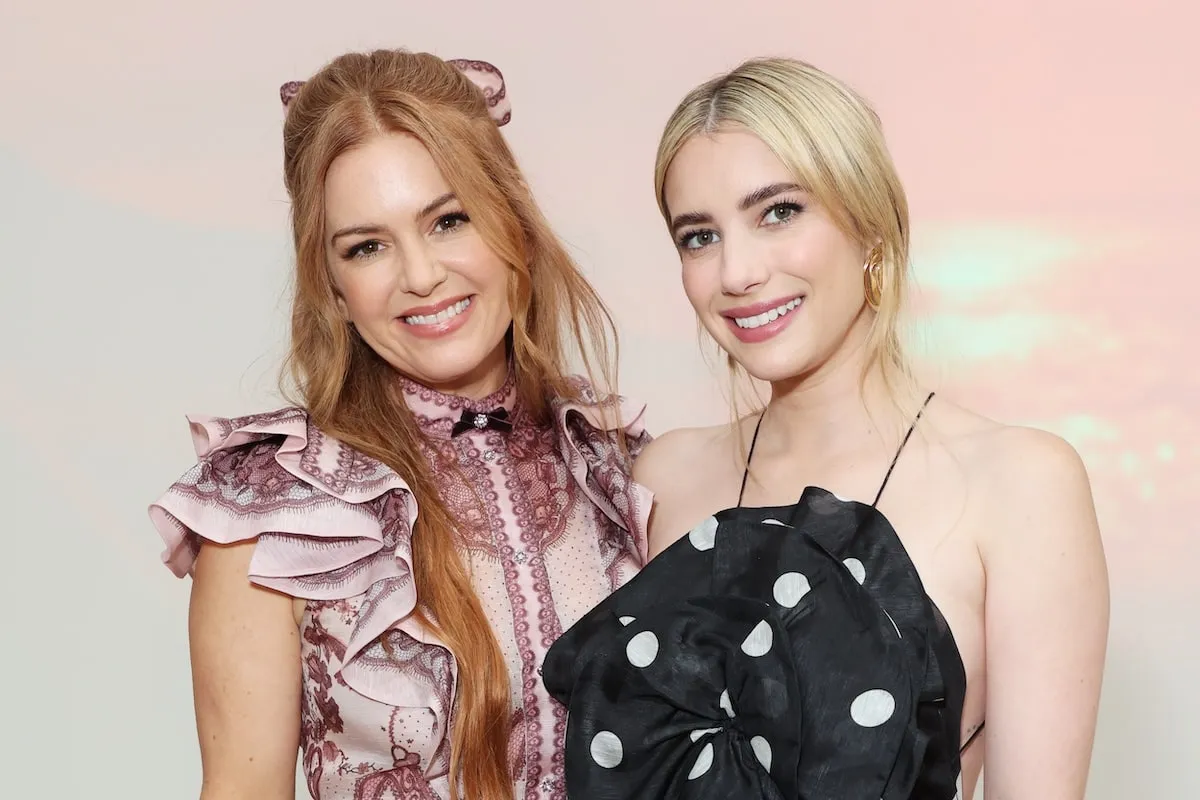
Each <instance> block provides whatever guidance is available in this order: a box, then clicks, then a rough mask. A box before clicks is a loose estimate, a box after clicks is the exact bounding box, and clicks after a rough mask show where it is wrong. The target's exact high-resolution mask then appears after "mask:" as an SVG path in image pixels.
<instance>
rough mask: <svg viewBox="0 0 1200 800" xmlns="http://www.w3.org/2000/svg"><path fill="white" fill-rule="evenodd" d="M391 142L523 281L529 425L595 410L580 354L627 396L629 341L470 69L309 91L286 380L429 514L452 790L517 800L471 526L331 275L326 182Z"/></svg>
mask: <svg viewBox="0 0 1200 800" xmlns="http://www.w3.org/2000/svg"><path fill="white" fill-rule="evenodd" d="M389 132H390V133H405V134H408V135H411V136H414V137H416V138H417V139H418V140H420V142H421V143H422V144H423V145H424V146H425V147H426V149H428V151H429V153H430V155H431V156H432V157H433V159H434V161H435V162H436V164H437V166H438V168H439V169H440V170H441V172H442V174H443V175H444V176H445V178H446V180H447V182H448V183H449V184H450V187H451V189H452V190H453V191H454V193H455V194H456V195H457V196H458V197H459V198H460V200H461V201H462V203H463V205H464V207H465V209H466V211H467V213H468V214H469V215H470V217H471V220H472V222H473V223H474V224H475V225H477V226H478V227H479V230H480V232H481V234H482V236H483V237H484V240H485V241H486V242H487V243H488V245H489V246H490V247H491V248H492V250H494V251H495V252H496V253H497V254H498V255H499V256H500V258H501V259H502V260H503V261H504V262H505V263H506V264H507V265H508V267H509V268H510V270H511V272H510V277H509V285H508V300H509V306H510V308H511V310H512V315H513V324H512V328H511V330H510V333H509V338H508V345H509V356H510V358H511V361H512V364H513V369H514V371H515V374H516V386H517V393H518V397H519V402H520V403H521V405H522V407H523V408H524V409H525V410H526V412H527V413H530V414H531V415H533V416H534V417H535V418H536V419H538V420H540V421H542V422H545V421H547V420H548V419H549V415H550V401H551V399H552V398H555V397H562V398H566V399H570V400H578V399H582V398H581V396H580V395H581V389H580V387H579V385H578V383H577V382H575V381H573V380H571V378H570V377H569V375H568V360H569V358H570V357H571V356H572V355H574V354H575V353H573V352H572V351H574V350H578V351H579V352H578V355H581V356H582V358H583V361H584V364H585V368H586V371H587V372H588V374H589V375H593V374H596V372H599V373H600V374H602V375H603V377H604V379H605V381H606V384H607V386H608V387H611V389H612V390H613V391H615V388H616V381H615V376H614V375H613V369H612V364H613V360H614V359H613V358H612V357H611V356H610V350H611V351H615V347H616V331H615V329H614V327H613V324H612V320H611V318H610V316H609V314H608V311H607V310H606V309H605V307H604V305H603V304H602V303H601V301H600V298H599V297H598V296H597V295H596V293H595V291H594V290H593V289H592V287H591V286H590V285H589V284H588V282H587V280H586V279H585V278H584V277H583V274H582V273H581V272H580V270H579V269H578V267H577V266H576V265H575V263H574V261H572V259H571V257H570V256H569V255H568V254H567V252H566V250H565V249H564V248H563V246H562V244H561V243H560V242H559V240H558V239H557V238H556V237H555V235H554V233H553V232H552V230H551V229H550V226H549V223H548V222H547V221H546V219H545V218H544V217H543V215H542V213H541V212H540V210H539V209H538V207H537V205H536V203H535V202H534V199H533V197H532V195H531V193H530V191H529V187H528V186H527V185H526V183H525V181H524V179H523V178H522V176H521V173H520V170H519V168H518V166H517V162H516V159H515V157H514V156H513V154H512V151H511V150H510V149H509V147H508V145H507V144H506V143H505V141H504V138H503V137H502V136H501V135H500V131H499V130H498V129H497V126H496V123H495V122H493V121H492V119H491V118H490V117H489V116H488V110H487V106H486V104H485V100H484V96H483V94H482V92H481V91H480V90H479V89H478V88H476V86H475V85H474V84H473V83H471V81H470V80H469V79H468V78H467V77H466V76H464V75H463V74H462V73H461V72H460V71H459V70H458V69H456V68H455V67H454V66H452V65H450V64H448V63H447V62H445V61H443V60H442V59H440V58H437V57H435V56H432V55H429V54H426V53H409V52H406V51H400V50H377V51H374V52H370V53H350V54H347V55H343V56H341V57H339V58H337V59H335V60H334V61H332V62H331V63H329V64H328V65H327V66H326V67H325V68H323V69H322V70H321V71H320V72H318V73H317V74H316V75H315V76H314V77H313V78H311V79H310V80H308V81H307V82H305V83H304V85H303V86H302V87H301V88H300V91H299V93H298V94H297V95H296V97H295V98H294V99H293V100H292V102H291V104H290V105H289V108H288V113H287V121H286V123H285V126H284V136H283V139H284V174H285V179H286V183H287V189H288V194H289V195H290V197H291V200H292V231H293V239H294V244H295V249H296V280H295V294H294V298H293V304H292V331H291V347H290V352H289V355H288V361H287V369H288V372H289V374H290V375H291V379H292V381H293V382H294V383H295V385H296V386H297V387H298V391H299V394H300V396H301V398H302V404H303V405H304V406H305V407H306V409H307V410H308V413H309V414H310V416H311V417H312V420H313V422H314V424H316V425H317V426H318V427H320V428H321V429H322V430H324V431H325V432H326V433H328V434H329V435H331V436H334V437H336V438H337V439H339V440H341V441H343V442H345V443H346V444H347V445H349V446H351V447H354V448H356V449H357V450H359V451H361V452H363V453H365V454H366V455H368V456H371V457H373V458H376V459H378V460H379V461H381V462H383V463H384V464H386V465H388V466H389V467H391V468H392V469H393V470H395V472H396V473H397V474H398V475H400V476H401V477H402V478H403V479H404V480H405V481H406V482H407V483H408V485H409V486H410V487H411V489H412V493H413V495H414V498H415V500H416V502H417V506H418V507H419V508H420V510H421V513H420V515H419V516H418V519H417V522H416V524H415V530H414V531H413V551H412V553H413V555H412V557H413V572H414V580H415V581H416V584H417V596H418V599H419V602H420V607H419V608H418V609H417V611H416V614H417V615H418V618H420V619H421V620H422V621H423V622H424V623H425V624H427V625H429V626H430V627H431V628H432V629H433V630H435V631H436V632H437V634H438V636H439V637H440V638H441V639H442V641H444V642H445V643H446V645H447V646H448V647H449V648H450V650H451V652H452V653H453V654H454V656H455V658H456V659H457V661H458V665H459V670H458V687H457V696H456V698H455V703H456V705H455V711H454V724H453V726H452V729H451V759H450V785H451V787H452V791H451V793H452V794H453V795H454V796H456V797H457V796H459V793H460V788H461V793H462V794H464V795H465V796H466V797H470V798H486V799H487V800H493V799H500V800H504V799H505V798H512V797H513V779H512V775H511V774H510V771H509V768H508V760H507V753H508V736H509V731H510V719H511V715H512V707H511V701H510V696H509V676H508V670H507V668H506V667H505V663H504V658H503V656H502V655H501V652H500V648H499V645H498V643H497V639H496V636H495V633H494V632H493V631H492V629H491V626H490V624H489V623H488V619H487V617H486V615H485V614H484V611H483V607H482V605H481V603H480V601H479V598H478V596H477V595H476V593H475V591H474V589H473V587H472V585H471V579H470V574H469V572H468V570H467V567H466V565H465V564H464V562H463V559H462V557H461V556H460V555H459V553H458V552H457V550H456V548H455V546H454V541H455V527H456V525H457V520H456V519H455V518H454V516H453V514H452V513H451V511H450V510H449V508H448V507H447V505H446V503H445V501H444V500H443V499H442V497H441V496H440V494H439V491H438V485H437V483H436V481H435V479H434V475H433V472H432V470H431V468H430V466H429V464H428V463H427V462H426V460H425V458H424V456H423V454H422V449H421V446H420V445H421V441H422V435H421V432H420V430H419V429H418V427H417V425H416V422H415V420H414V419H413V415H412V413H411V412H410V411H409V409H408V407H407V405H406V404H405V403H404V401H403V399H402V398H401V397H400V395H399V385H398V381H397V380H396V375H395V372H394V371H393V370H392V368H391V367H390V366H389V365H388V364H387V363H386V362H384V361H383V359H382V358H380V357H379V356H378V355H376V353H375V352H374V351H373V350H371V348H370V347H369V346H368V345H367V344H366V343H365V342H363V340H362V339H361V338H359V337H358V336H357V335H356V334H355V333H354V332H353V331H352V329H351V328H350V327H349V326H347V325H346V323H345V322H344V321H343V320H342V318H341V316H340V314H339V313H338V309H337V305H336V292H335V289H334V284H333V280H332V276H331V274H330V270H329V266H328V264H327V262H326V253H325V247H324V237H325V235H326V233H325V213H324V208H325V206H324V186H325V175H326V172H327V171H328V169H329V167H330V164H332V163H333V161H334V159H336V158H337V157H338V156H339V155H341V154H342V153H344V152H346V151H347V150H349V149H351V148H354V147H357V146H360V145H362V144H363V143H365V142H367V141H368V140H370V139H371V138H373V137H375V136H378V135H380V134H383V133H389Z"/></svg>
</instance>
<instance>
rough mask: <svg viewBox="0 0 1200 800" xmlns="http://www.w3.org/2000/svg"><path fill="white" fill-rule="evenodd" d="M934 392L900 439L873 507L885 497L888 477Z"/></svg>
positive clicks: (922, 405)
mask: <svg viewBox="0 0 1200 800" xmlns="http://www.w3.org/2000/svg"><path fill="white" fill-rule="evenodd" d="M933 394H934V393H933V392H930V393H929V396H928V397H926V398H925V402H924V403H922V404H921V407H920V408H919V409H918V410H917V415H916V416H915V417H913V421H912V424H911V425H909V426H908V433H906V434H904V438H903V439H902V440H901V441H900V446H899V447H897V448H896V455H894V456H892V463H891V464H889V465H888V470H887V474H885V475H884V476H883V483H881V484H879V491H878V492H876V493H875V499H874V500H872V501H871V507H872V508H874V507H875V506H877V505H879V498H881V497H883V490H884V489H886V488H887V482H888V479H889V478H891V477H892V470H894V469H895V468H896V462H897V461H899V460H900V454H901V453H903V452H904V445H906V444H908V440H909V439H910V438H911V437H912V435H913V431H915V430H916V429H917V423H918V422H920V421H921V415H922V414H924V413H925V409H926V407H928V406H929V401H930V400H932V399H933Z"/></svg>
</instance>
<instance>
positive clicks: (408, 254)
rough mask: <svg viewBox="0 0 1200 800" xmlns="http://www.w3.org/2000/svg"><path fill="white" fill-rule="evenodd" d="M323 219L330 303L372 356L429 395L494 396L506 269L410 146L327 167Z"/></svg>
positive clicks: (348, 157) (398, 138)
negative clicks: (333, 290) (332, 290)
mask: <svg viewBox="0 0 1200 800" xmlns="http://www.w3.org/2000/svg"><path fill="white" fill-rule="evenodd" d="M325 218H326V231H325V247H326V258H327V259H328V262H329V264H330V268H331V270H332V272H333V279H334V284H335V285H336V287H337V290H338V295H339V297H338V304H339V306H340V308H341V311H342V315H343V316H344V317H345V319H346V321H347V322H349V323H351V324H353V325H354V327H355V329H356V330H357V331H358V334H359V335H360V336H361V337H362V338H363V340H364V341H366V343H367V344H368V345H370V347H371V349H373V350H374V351H375V352H376V353H378V354H379V356H380V357H381V358H383V359H384V360H385V361H387V362H388V363H389V364H391V365H392V367H394V368H395V369H396V370H397V371H399V372H401V373H403V374H404V375H406V376H408V377H409V378H411V379H413V380H415V381H417V382H418V383H422V384H424V385H426V386H429V387H431V388H435V389H439V390H441V391H445V392H451V393H454V394H461V395H465V396H468V397H472V396H474V397H482V396H484V395H487V394H488V393H490V392H492V391H494V390H495V389H497V388H499V386H500V385H501V384H502V383H503V382H504V378H505V376H506V374H507V360H506V353H505V343H504V337H505V333H506V332H507V331H508V327H509V325H510V324H511V323H512V312H511V311H510V310H509V305H508V294H507V289H508V276H509V271H510V270H509V268H508V266H507V265H506V264H505V263H504V262H503V261H502V260H501V259H500V257H499V256H497V255H496V253H495V252H494V251H493V250H492V249H491V248H490V247H489V246H488V245H487V243H486V242H485V241H484V240H483V237H482V236H481V235H480V233H479V230H478V229H477V228H476V227H475V225H474V223H472V221H471V219H470V217H469V216H468V214H467V212H466V209H465V207H464V205H463V202H462V198H459V197H455V195H454V193H453V192H452V191H451V189H450V186H449V184H448V183H447V182H446V180H445V178H444V177H443V176H442V174H441V171H440V170H439V169H438V167H437V164H436V163H435V162H434V160H433V157H432V156H430V154H429V151H428V150H426V149H425V146H424V145H423V144H421V142H420V141H418V140H417V139H416V138H414V137H412V136H407V135H402V134H387V135H381V136H378V137H376V138H374V139H372V140H370V141H369V142H367V143H366V144H364V145H363V146H361V147H358V148H355V149H353V150H349V151H347V152H345V153H343V154H342V155H340V156H338V158H337V159H335V160H334V162H333V164H332V165H331V166H330V168H329V172H328V174H327V176H326V180H325Z"/></svg>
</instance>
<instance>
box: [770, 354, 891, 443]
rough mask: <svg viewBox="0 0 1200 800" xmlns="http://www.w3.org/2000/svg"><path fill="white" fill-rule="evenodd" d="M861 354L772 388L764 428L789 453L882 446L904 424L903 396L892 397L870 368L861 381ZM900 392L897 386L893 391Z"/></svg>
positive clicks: (879, 373)
mask: <svg viewBox="0 0 1200 800" xmlns="http://www.w3.org/2000/svg"><path fill="white" fill-rule="evenodd" d="M864 366H865V354H863V352H862V350H861V349H859V351H858V352H857V353H855V354H852V355H851V357H848V358H843V359H836V358H835V359H831V360H830V362H828V363H826V364H825V365H823V366H822V367H821V368H819V369H817V370H814V371H813V372H812V373H811V374H808V375H802V376H797V377H794V378H789V379H786V380H781V381H776V382H774V383H772V384H771V400H770V403H769V404H768V406H767V410H766V412H765V414H766V416H765V419H764V426H770V428H771V432H772V439H773V440H774V441H775V442H776V443H777V445H778V447H780V448H781V449H786V450H787V451H789V452H800V453H808V454H810V455H817V454H822V453H824V454H833V453H835V452H837V451H842V450H847V449H858V448H860V447H862V446H864V445H868V446H869V444H870V443H871V442H872V441H874V442H881V443H887V444H888V445H889V446H890V444H892V440H893V439H894V438H896V436H897V435H898V431H899V430H900V429H901V428H904V427H905V426H907V424H908V420H907V419H906V412H907V409H908V408H909V406H910V405H911V403H912V398H910V397H909V396H908V392H907V391H904V393H903V394H902V395H901V396H896V395H895V394H894V391H889V387H888V386H887V384H886V383H885V381H884V379H883V373H882V370H881V369H880V368H879V367H878V366H873V367H872V368H871V369H869V370H867V371H866V373H865V377H864ZM895 389H896V390H899V389H900V387H895Z"/></svg>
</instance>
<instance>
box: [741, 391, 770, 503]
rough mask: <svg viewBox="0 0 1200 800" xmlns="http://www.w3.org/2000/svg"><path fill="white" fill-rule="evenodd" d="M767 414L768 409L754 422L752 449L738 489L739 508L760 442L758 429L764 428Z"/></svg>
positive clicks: (748, 453)
mask: <svg viewBox="0 0 1200 800" xmlns="http://www.w3.org/2000/svg"><path fill="white" fill-rule="evenodd" d="M766 415H767V410H766V409H765V408H764V409H763V412H762V413H761V414H759V415H758V422H756V423H755V424H754V436H753V438H751V439H750V450H749V452H747V453H746V468H745V469H744V470H742V488H741V489H740V490H738V501H737V504H738V508H741V506H742V498H743V497H745V496H746V479H747V478H749V477H750V459H752V458H754V445H756V444H758V431H759V429H761V428H762V421H763V417H765V416H766Z"/></svg>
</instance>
